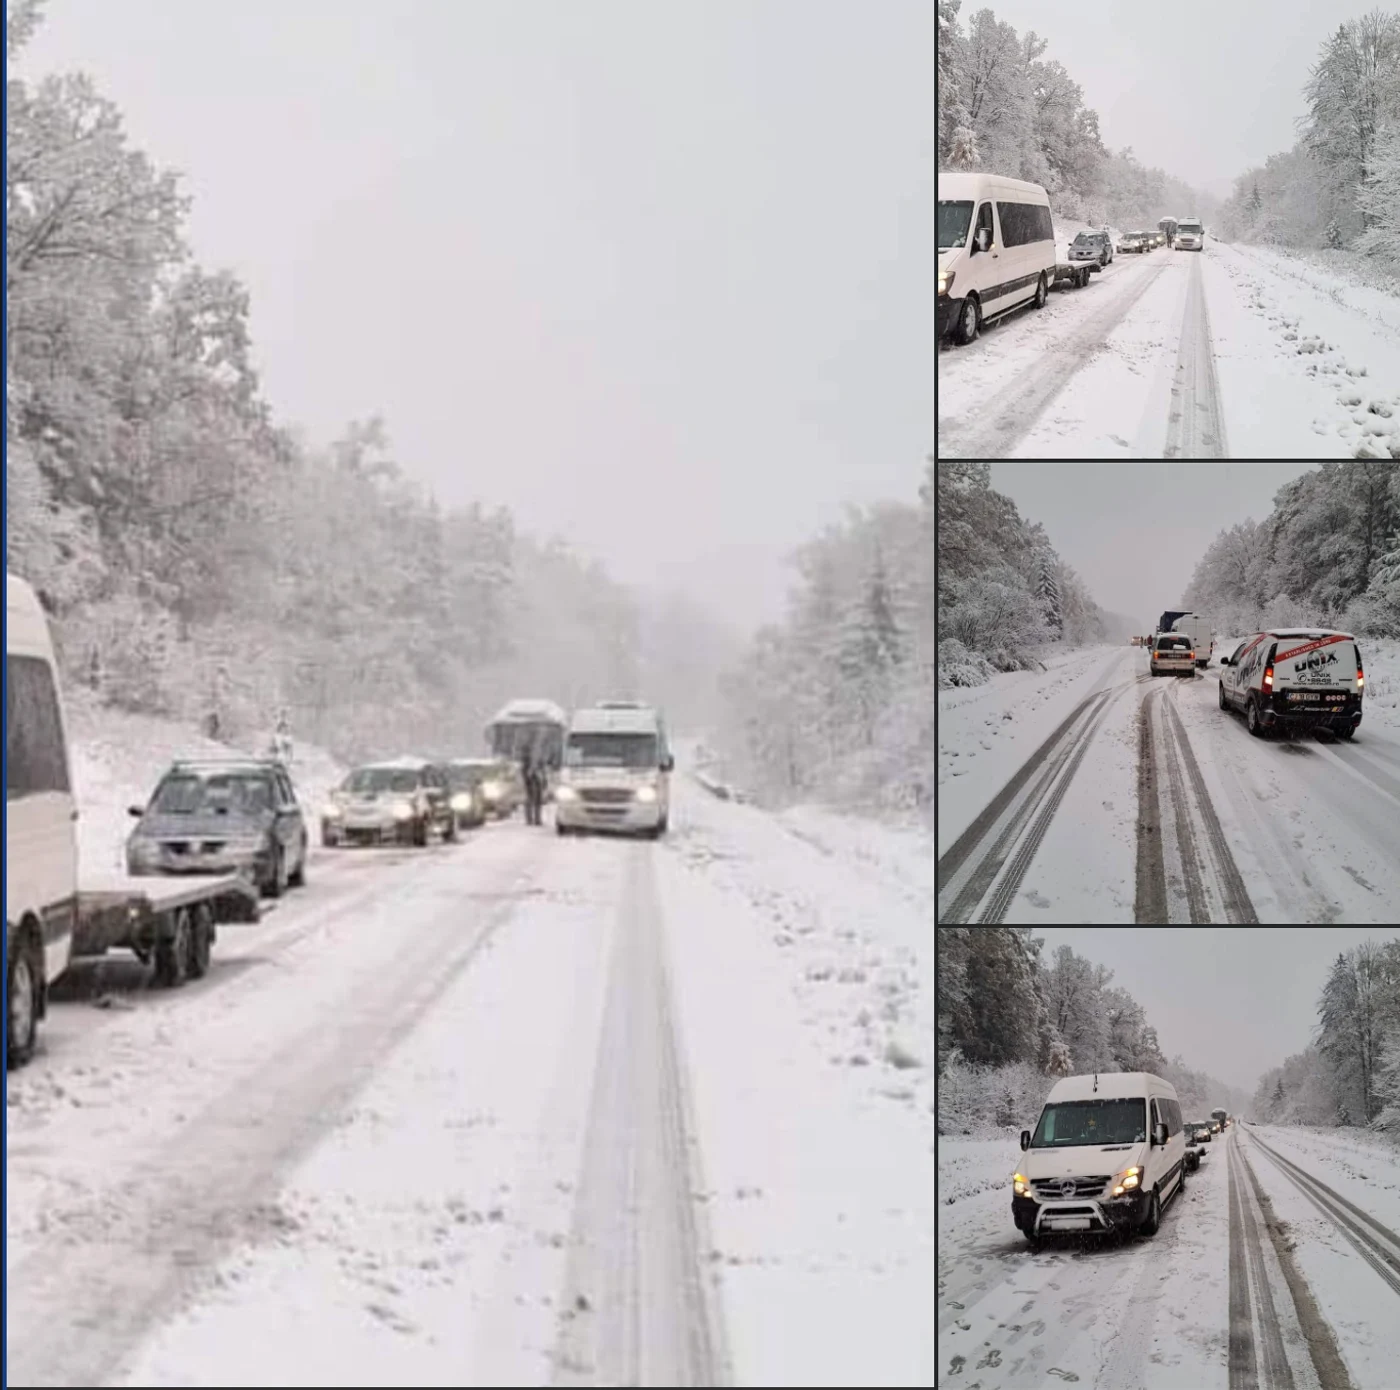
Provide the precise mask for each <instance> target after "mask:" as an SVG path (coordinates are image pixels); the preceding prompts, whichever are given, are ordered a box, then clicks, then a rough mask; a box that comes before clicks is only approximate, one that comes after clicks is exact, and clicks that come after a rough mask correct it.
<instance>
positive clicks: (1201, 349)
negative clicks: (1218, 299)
mask: <svg viewBox="0 0 1400 1390" xmlns="http://www.w3.org/2000/svg"><path fill="white" fill-rule="evenodd" d="M1162 457H1163V458H1168V459H1226V458H1229V457H1230V454H1229V450H1228V448H1227V447H1226V442H1225V412H1224V410H1223V409H1222V406H1221V400H1220V378H1219V377H1218V375H1217V374H1216V370H1215V349H1214V347H1213V345H1212V343H1211V339H1210V316H1209V314H1208V313H1207V312H1206V291H1205V281H1204V280H1203V278H1202V276H1201V267H1200V266H1199V265H1193V266H1192V267H1191V273H1190V275H1189V276H1188V277H1187V281H1186V303H1185V306H1184V309H1183V313H1182V321H1181V340H1180V342H1179V343H1178V344H1177V349H1176V369H1175V371H1174V372H1173V374H1172V399H1171V408H1170V409H1169V410H1168V412H1167V440H1166V445H1165V447H1164V448H1163V450H1162Z"/></svg>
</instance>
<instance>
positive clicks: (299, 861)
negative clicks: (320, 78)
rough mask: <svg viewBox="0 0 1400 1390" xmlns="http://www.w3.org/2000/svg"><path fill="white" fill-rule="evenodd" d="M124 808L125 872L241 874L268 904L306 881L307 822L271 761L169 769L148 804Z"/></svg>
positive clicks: (195, 763) (282, 771)
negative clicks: (128, 819) (129, 823)
mask: <svg viewBox="0 0 1400 1390" xmlns="http://www.w3.org/2000/svg"><path fill="white" fill-rule="evenodd" d="M128 809H129V811H130V813H131V814H132V815H133V816H137V817H139V819H138V821H137V824H136V828H135V829H134V830H133V831H132V832H131V835H130V837H129V838H128V839H127V842H126V866H127V872H128V873H131V874H136V875H143V874H210V873H245V874H247V875H248V876H249V877H250V878H252V879H253V881H254V882H256V883H257V885H258V887H259V889H260V890H261V891H262V892H263V893H265V894H266V895H267V896H268V897H270V898H276V897H280V896H281V895H282V893H283V891H284V890H285V889H286V888H287V887H288V886H289V885H292V886H296V887H300V886H301V885H302V884H304V883H305V882H306V850H307V839H308V836H307V829H306V818H305V817H304V816H303V815H302V810H301V805H300V803H299V802H298V801H297V797H296V791H295V790H294V789H293V787H292V781H291V778H290V777H289V776H288V774H287V769H286V767H285V766H284V765H283V764H282V763H280V762H278V761H275V760H274V759H270V758H220V759H200V760H189V761H182V762H176V763H173V764H172V765H171V767H170V769H169V771H167V772H166V774H165V775H164V776H163V777H162V778H161V779H160V782H159V783H158V784H157V786H156V789H155V793H154V795H152V797H151V800H150V803H149V804H148V805H146V806H144V807H142V806H132V807H129V808H128Z"/></svg>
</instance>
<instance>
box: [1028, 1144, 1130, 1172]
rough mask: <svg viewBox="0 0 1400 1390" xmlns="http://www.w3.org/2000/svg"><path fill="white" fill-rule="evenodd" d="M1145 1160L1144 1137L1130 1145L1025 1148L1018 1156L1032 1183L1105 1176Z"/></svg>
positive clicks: (1075, 1145)
mask: <svg viewBox="0 0 1400 1390" xmlns="http://www.w3.org/2000/svg"><path fill="white" fill-rule="evenodd" d="M1146 1161H1147V1141H1146V1140H1145V1139H1143V1140H1137V1141H1135V1142H1133V1143H1131V1144H1074V1145H1071V1146H1069V1147H1068V1148H1063V1149H1027V1150H1026V1151H1025V1152H1024V1153H1023V1154H1022V1155H1021V1171H1022V1173H1024V1174H1025V1176H1026V1177H1027V1178H1029V1179H1030V1180H1031V1181H1032V1182H1045V1181H1046V1180H1047V1179H1052V1180H1053V1179H1054V1178H1094V1177H1100V1176H1104V1177H1109V1176H1112V1175H1113V1174H1114V1173H1121V1172H1122V1171H1123V1169H1125V1168H1132V1167H1135V1166H1137V1167H1141V1166H1142V1165H1143V1164H1144V1163H1145V1162H1146Z"/></svg>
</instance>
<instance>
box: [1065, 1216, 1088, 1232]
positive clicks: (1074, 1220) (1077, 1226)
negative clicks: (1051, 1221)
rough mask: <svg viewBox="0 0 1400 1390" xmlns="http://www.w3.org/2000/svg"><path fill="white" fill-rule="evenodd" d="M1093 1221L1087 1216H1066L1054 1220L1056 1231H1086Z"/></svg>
mask: <svg viewBox="0 0 1400 1390" xmlns="http://www.w3.org/2000/svg"><path fill="white" fill-rule="evenodd" d="M1093 1224H1094V1223H1093V1222H1092V1221H1090V1220H1089V1218H1088V1217H1087V1216H1066V1217H1062V1218H1061V1219H1060V1220H1059V1221H1057V1222H1055V1229H1056V1230H1057V1231H1087V1230H1088V1229H1089V1228H1090V1227H1091V1226H1092V1225H1093Z"/></svg>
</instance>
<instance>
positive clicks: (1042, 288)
mask: <svg viewBox="0 0 1400 1390" xmlns="http://www.w3.org/2000/svg"><path fill="white" fill-rule="evenodd" d="M1080 283H1081V284H1085V285H1087V284H1088V283H1089V270H1088V267H1085V270H1084V279H1083V280H1082V281H1081V282H1080ZM1049 298H1050V281H1049V280H1048V279H1046V276H1045V272H1044V271H1043V270H1042V271H1041V272H1040V279H1039V280H1037V281H1036V286H1035V307H1036V308H1037V309H1043V308H1044V307H1045V301H1046V300H1047V299H1049Z"/></svg>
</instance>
